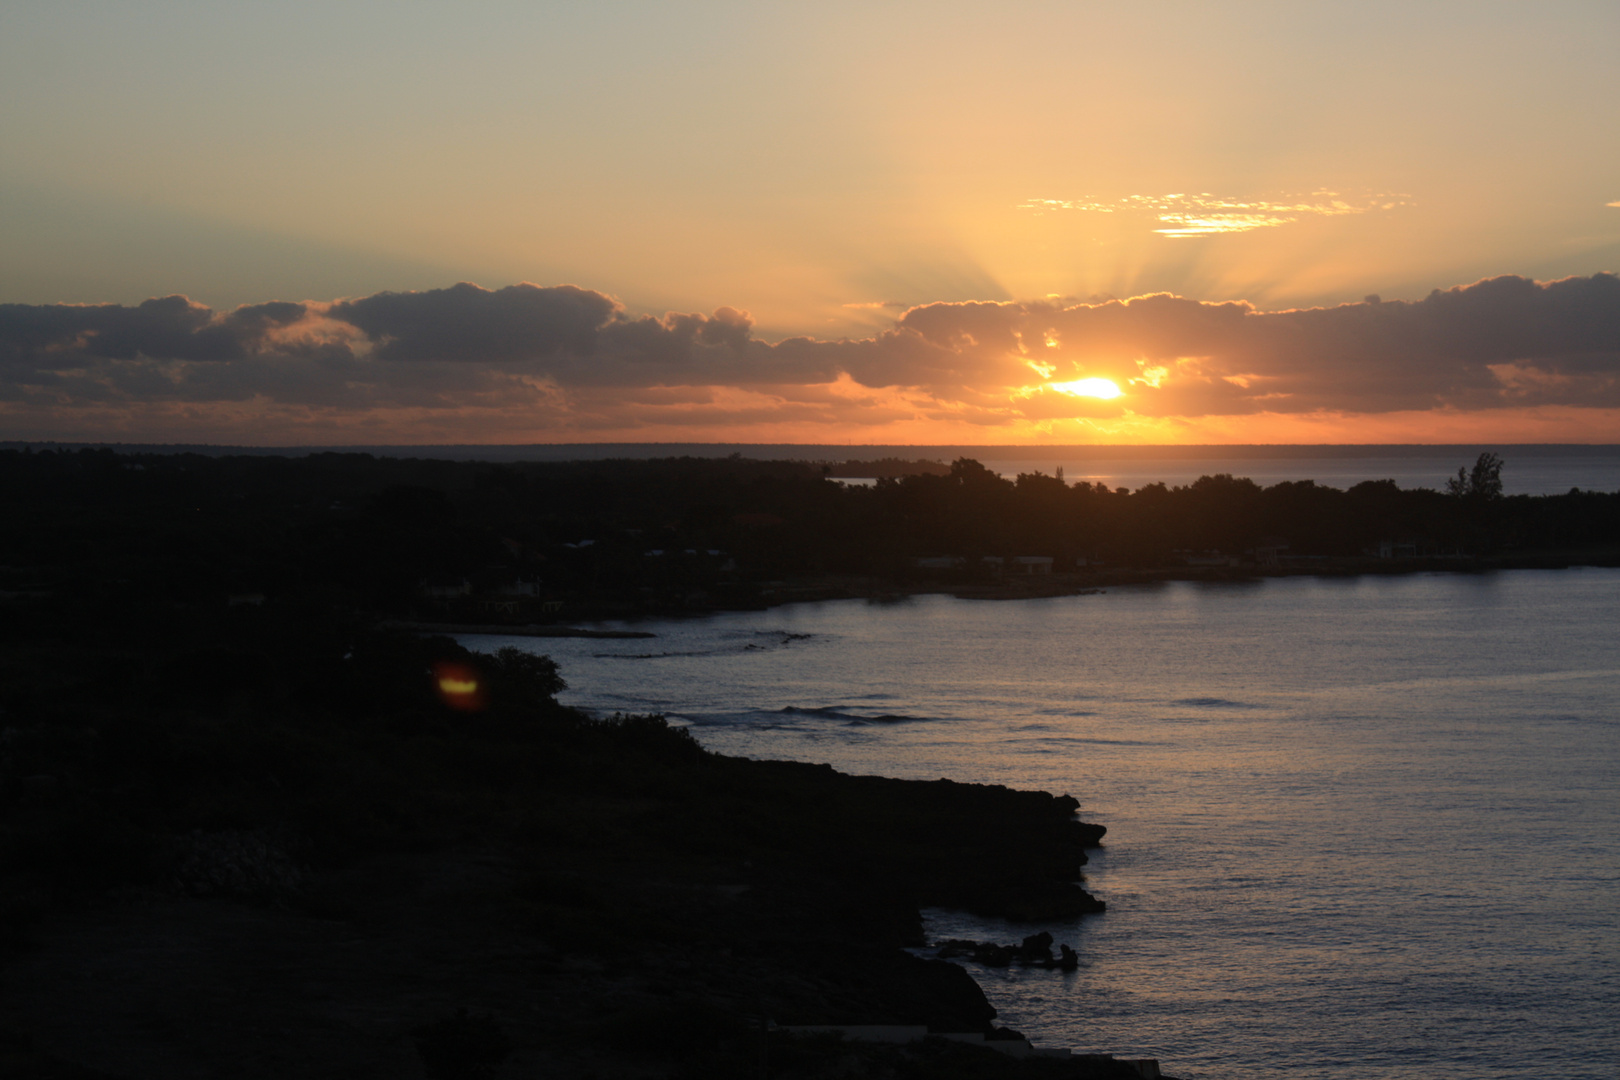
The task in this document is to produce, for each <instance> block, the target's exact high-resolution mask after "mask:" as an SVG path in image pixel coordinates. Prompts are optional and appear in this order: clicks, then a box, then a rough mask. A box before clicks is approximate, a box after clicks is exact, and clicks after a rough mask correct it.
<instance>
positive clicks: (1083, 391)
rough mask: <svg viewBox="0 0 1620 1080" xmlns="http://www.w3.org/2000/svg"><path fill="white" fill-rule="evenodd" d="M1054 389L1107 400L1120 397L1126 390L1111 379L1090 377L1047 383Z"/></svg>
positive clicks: (1078, 395) (1076, 395) (1077, 395)
mask: <svg viewBox="0 0 1620 1080" xmlns="http://www.w3.org/2000/svg"><path fill="white" fill-rule="evenodd" d="M1046 385H1047V386H1050V387H1051V388H1052V389H1053V390H1060V391H1062V392H1063V393H1065V394H1073V395H1074V396H1075V397H1094V398H1102V399H1103V400H1105V401H1109V400H1112V399H1114V398H1117V397H1119V396H1120V395H1121V394H1122V393H1124V391H1122V390H1120V388H1119V387H1118V386H1116V385H1114V383H1113V381H1112V380H1110V379H1102V378H1096V377H1093V378H1090V379H1076V380H1075V381H1074V382H1055V383H1047V384H1046Z"/></svg>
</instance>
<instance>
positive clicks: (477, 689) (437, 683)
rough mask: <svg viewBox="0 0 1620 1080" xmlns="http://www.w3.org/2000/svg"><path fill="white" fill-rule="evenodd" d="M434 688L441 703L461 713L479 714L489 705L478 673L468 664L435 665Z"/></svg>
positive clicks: (446, 663)
mask: <svg viewBox="0 0 1620 1080" xmlns="http://www.w3.org/2000/svg"><path fill="white" fill-rule="evenodd" d="M433 687H434V689H435V690H437V691H438V692H439V700H440V701H442V702H444V703H445V704H446V705H448V706H450V708H452V709H456V710H459V711H461V712H478V711H480V710H481V709H483V708H484V707H485V706H486V705H487V704H488V703H489V702H488V698H487V697H486V696H485V694H484V686H483V683H482V682H480V681H479V678H478V672H477V671H475V670H473V669H472V668H471V667H468V666H467V665H466V664H454V663H448V662H445V663H438V664H434V665H433Z"/></svg>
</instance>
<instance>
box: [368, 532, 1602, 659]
mask: <svg viewBox="0 0 1620 1080" xmlns="http://www.w3.org/2000/svg"><path fill="white" fill-rule="evenodd" d="M1586 567H1591V568H1600V569H1614V568H1616V567H1620V549H1617V550H1606V549H1605V550H1598V551H1592V550H1585V551H1565V552H1558V551H1548V552H1535V553H1525V554H1523V555H1517V556H1500V557H1490V558H1480V557H1473V556H1457V557H1435V558H1420V559H1375V558H1367V557H1360V558H1331V557H1320V558H1318V557H1311V558H1299V559H1296V560H1291V561H1288V562H1286V563H1285V565H1281V566H1269V567H1263V566H1257V565H1254V564H1240V565H1237V566H1231V565H1226V566H1166V567H1092V568H1088V569H1086V570H1081V571H1071V572H1066V573H1053V574H1043V575H1038V576H1030V577H1019V578H1003V579H1000V580H995V581H962V580H957V581H952V580H949V579H942V578H929V579H910V580H895V579H888V578H878V577H858V576H852V575H826V576H822V577H814V578H792V579H786V580H782V581H771V582H764V583H761V584H760V586H759V590H758V592H757V593H756V594H755V597H756V599H755V600H754V601H752V602H739V601H732V602H717V603H714V602H709V601H712V600H713V599H714V598H713V597H708V598H705V600H704V601H703V602H694V603H690V604H688V605H686V606H682V607H669V606H658V605H652V606H648V607H644V608H637V607H632V606H630V605H626V604H622V603H616V602H611V601H609V602H603V601H597V602H594V603H593V602H589V601H586V602H583V603H580V604H578V605H577V606H575V608H574V609H573V612H572V614H571V618H572V619H573V620H575V621H583V622H635V621H638V620H641V619H670V618H675V619H679V618H703V617H706V616H710V615H720V614H725V613H727V612H743V611H766V610H769V609H771V608H774V607H781V606H784V605H787V604H800V603H818V602H824V601H830V600H867V601H871V602H874V603H883V602H898V601H901V600H905V599H909V598H910V597H914V596H939V595H944V596H953V597H955V598H956V599H958V600H1038V599H1050V598H1054V597H1060V596H1087V595H1094V594H1097V593H1101V592H1105V591H1107V590H1108V589H1109V588H1114V587H1119V586H1127V585H1155V584H1161V583H1164V582H1171V581H1191V582H1209V583H1232V584H1241V583H1245V582H1256V581H1262V580H1265V579H1268V578H1290V577H1334V578H1346V577H1364V576H1365V577H1408V576H1414V575H1418V574H1437V573H1438V574H1489V573H1495V572H1498V571H1507V570H1572V569H1580V568H1586ZM376 625H377V626H378V627H379V628H380V629H394V630H405V631H414V632H418V633H437V634H485V635H491V636H512V637H535V638H548V637H552V638H604V639H607V638H626V639H628V638H648V637H654V636H656V635H654V634H651V633H648V632H645V631H636V630H628V629H596V628H590V627H577V626H562V625H556V624H548V623H534V622H527V621H524V622H517V621H514V622H510V623H506V622H488V621H480V622H469V621H463V620H460V619H445V620H443V621H439V620H434V619H431V618H421V617H420V616H418V617H415V618H411V619H385V620H381V621H379V622H378V623H377V624H376Z"/></svg>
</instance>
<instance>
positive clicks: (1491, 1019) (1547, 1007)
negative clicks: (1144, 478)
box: [466, 569, 1620, 1080]
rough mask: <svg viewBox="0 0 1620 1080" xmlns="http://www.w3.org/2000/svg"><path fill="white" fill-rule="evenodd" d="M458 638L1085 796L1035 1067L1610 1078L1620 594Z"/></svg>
mask: <svg viewBox="0 0 1620 1080" xmlns="http://www.w3.org/2000/svg"><path fill="white" fill-rule="evenodd" d="M637 625H638V627H639V628H642V629H648V630H652V631H654V632H655V633H656V634H657V635H658V636H657V637H656V638H652V639H646V640H636V641H600V640H598V641H587V640H546V641H536V640H534V639H519V638H512V639H505V638H489V637H481V638H468V639H466V641H467V643H468V644H469V645H471V646H473V647H475V648H483V649H493V648H497V647H499V646H501V645H503V644H516V645H520V646H522V647H525V648H532V649H535V650H536V651H544V652H548V653H550V654H551V655H553V656H554V657H556V658H557V659H558V661H559V662H560V663H561V664H562V667H563V670H564V674H565V676H566V677H567V678H568V680H569V682H570V684H571V689H570V690H569V691H568V693H567V695H566V697H567V700H570V701H571V702H573V703H576V704H579V705H583V706H586V707H589V708H592V709H597V710H602V711H605V712H611V711H614V710H638V711H645V710H654V709H657V710H661V711H665V712H667V713H669V714H670V715H671V716H672V717H678V718H679V719H681V720H682V721H684V722H687V723H690V724H691V725H693V727H694V731H695V733H696V734H697V736H698V737H699V738H700V739H701V740H702V741H703V742H704V743H705V744H706V745H708V746H710V747H712V748H714V749H716V750H720V751H723V752H726V753H733V754H744V755H750V756H756V757H779V758H798V759H805V760H814V761H826V762H831V763H832V764H834V765H836V766H837V767H839V768H842V769H845V770H847V771H852V772H860V773H877V774H883V775H889V776H901V777H916V778H928V779H932V778H935V777H940V776H949V777H951V778H953V779H957V780H964V781H985V782H995V783H1004V784H1009V785H1014V786H1019V787H1030V788H1042V789H1046V790H1050V791H1054V792H1068V793H1071V794H1073V795H1075V796H1076V797H1077V798H1079V799H1080V800H1081V803H1082V805H1083V810H1082V815H1083V816H1084V817H1085V818H1087V819H1088V820H1093V821H1098V822H1101V823H1103V824H1106V825H1107V826H1108V828H1109V835H1108V838H1107V846H1106V850H1105V851H1104V852H1102V853H1100V854H1098V855H1097V856H1095V857H1094V859H1093V862H1092V864H1091V865H1090V866H1088V867H1087V868H1086V875H1087V878H1088V882H1089V887H1090V888H1091V890H1092V891H1093V892H1095V893H1096V894H1097V895H1099V896H1100V897H1102V898H1103V899H1105V900H1107V901H1108V904H1109V911H1108V913H1107V914H1105V915H1102V916H1095V917H1088V918H1086V919H1084V920H1081V921H1079V922H1077V923H1075V922H1070V923H1064V924H1055V925H1046V926H1044V927H1027V926H1018V927H1013V926H1009V925H1006V924H996V923H986V922H982V921H978V920H971V919H967V918H965V917H961V916H953V915H949V914H947V913H942V912H936V913H932V917H931V931H932V932H933V933H934V934H935V935H936V936H939V937H943V936H969V937H974V938H979V939H990V938H993V939H997V940H1003V941H1008V940H1016V939H1017V938H1018V937H1020V936H1022V935H1024V934H1027V933H1031V932H1033V931H1034V930H1035V929H1039V928H1045V929H1049V930H1050V931H1051V932H1052V933H1053V935H1054V936H1055V937H1056V938H1057V939H1058V940H1059V941H1062V942H1069V943H1073V944H1074V945H1075V946H1076V948H1077V949H1078V950H1079V952H1080V954H1081V956H1082V957H1083V959H1084V965H1083V966H1082V968H1081V969H1080V970H1079V971H1078V972H1076V973H1074V974H1072V975H1068V976H1065V975H1062V974H1058V973H1053V972H1042V971H1018V970H1009V971H986V970H977V969H971V968H970V970H973V971H974V974H975V976H976V977H978V978H979V980H980V983H981V985H983V986H984V987H985V990H986V992H987V994H988V995H989V996H990V998H991V1000H992V1002H993V1003H994V1004H995V1005H996V1007H997V1008H998V1009H999V1010H1000V1011H1001V1016H1002V1021H1003V1022H1005V1023H1008V1024H1010V1025H1011V1026H1013V1027H1016V1028H1018V1029H1020V1030H1022V1031H1024V1032H1025V1033H1026V1034H1028V1035H1030V1036H1031V1037H1032V1038H1034V1039H1035V1041H1036V1042H1037V1043H1038V1044H1041V1045H1048V1046H1069V1047H1073V1048H1075V1049H1077V1050H1089V1051H1106V1052H1112V1053H1116V1054H1120V1055H1125V1056H1145V1057H1157V1058H1160V1059H1161V1060H1162V1061H1163V1063H1164V1066H1165V1068H1166V1070H1167V1071H1169V1072H1173V1073H1174V1074H1176V1075H1178V1076H1182V1077H1188V1078H1193V1080H1215V1078H1228V1080H1237V1078H1239V1077H1245V1078H1247V1077H1266V1076H1271V1077H1279V1078H1281V1077H1284V1076H1287V1077H1289V1078H1301V1077H1334V1078H1343V1080H1354V1078H1362V1077H1365V1078H1373V1077H1378V1078H1381V1080H1389V1078H1397V1080H1399V1078H1407V1077H1411V1078H1418V1077H1423V1078H1425V1080H1431V1078H1433V1077H1542V1076H1559V1077H1564V1078H1593V1080H1595V1078H1599V1077H1602V1078H1605V1080H1612V1078H1613V1077H1615V1076H1616V1075H1617V1070H1620V929H1617V926H1620V890H1617V885H1620V571H1616V570H1597V569H1586V570H1567V571H1554V572H1534V571H1523V572H1511V573H1499V574H1490V575H1480V576H1462V575H1457V576H1448V575H1426V576H1411V577H1400V578H1383V577H1379V578H1362V579H1355V578H1352V579H1311V578H1287V579H1272V580H1265V581H1259V582H1255V583H1252V584H1241V585H1208V584H1194V583H1168V584H1163V585H1159V586H1147V587H1133V588H1118V589H1111V590H1109V591H1108V592H1106V593H1104V594H1101V595H1092V596H1078V597H1064V598H1057V599H1048V600H1025V601H1016V602H986V601H961V600H955V599H951V598H948V597H939V596H928V597H918V598H914V599H910V600H907V601H904V602H901V603H896V604H883V605H878V604H872V603H865V602H837V603H826V604H811V605H797V606H792V607H784V608H778V609H774V610H771V611H766V612H757V613H746V614H731V615H721V616H715V617H712V618H704V619H700V620H690V621H659V622H649V623H641V624H637Z"/></svg>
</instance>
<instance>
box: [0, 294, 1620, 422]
mask: <svg viewBox="0 0 1620 1080" xmlns="http://www.w3.org/2000/svg"><path fill="white" fill-rule="evenodd" d="M1094 377H1100V378H1107V379H1111V380H1113V381H1114V382H1115V383H1117V384H1118V385H1119V386H1120V387H1121V389H1122V390H1123V391H1124V393H1123V394H1122V395H1121V396H1120V397H1118V398H1116V399H1113V400H1107V401H1105V400H1099V399H1096V398H1085V397H1077V396H1074V395H1072V394H1069V393H1065V392H1063V391H1062V390H1061V389H1058V388H1056V387H1055V386H1054V385H1053V384H1060V383H1072V382H1074V381H1075V380H1078V379H1082V378H1094ZM1526 407H1566V408H1574V409H1594V408H1598V409H1610V408H1620V278H1616V277H1615V276H1614V275H1612V274H1596V275H1593V276H1591V277H1575V278H1567V279H1564V280H1562V281H1554V282H1548V283H1538V282H1535V281H1531V280H1528V279H1525V278H1519V277H1498V278H1492V279H1489V280H1485V281H1480V282H1476V283H1474V284H1472V285H1467V286H1459V287H1457V288H1452V289H1448V290H1444V291H1442V290H1439V289H1437V290H1435V291H1434V292H1432V293H1431V294H1430V295H1429V296H1427V297H1425V298H1424V299H1422V300H1418V301H1414V302H1406V301H1388V302H1380V301H1379V300H1378V298H1376V297H1368V298H1367V299H1366V300H1365V301H1362V302H1359V303H1353V304H1343V305H1340V306H1338V307H1332V308H1310V309H1298V310H1289V311H1275V312H1262V311H1259V310H1257V309H1256V308H1254V307H1253V306H1252V305H1250V304H1247V303H1241V302H1229V303H1206V302H1200V301H1196V300H1190V299H1186V298H1183V297H1178V296H1172V295H1168V294H1159V295H1152V296H1142V297H1136V298H1134V299H1130V300H1124V301H1118V300H1107V301H1103V302H1093V303H1076V302H1067V301H1055V300H1054V301H1040V302H1011V303H936V304H928V305H924V306H921V307H915V308H912V309H910V310H908V311H905V312H904V313H903V314H901V315H900V316H899V317H898V318H897V319H896V320H895V321H894V322H893V324H892V325H891V326H889V327H888V328H887V329H885V330H883V331H882V332H880V333H878V334H876V335H874V336H872V337H869V338H863V339H859V340H847V339H846V340H838V341H821V340H814V339H811V338H804V337H798V338H789V339H786V340H783V341H778V342H774V343H772V342H765V341H761V340H758V339H756V338H755V337H754V336H753V333H752V322H751V320H750V318H749V316H748V315H747V314H746V313H745V312H741V311H737V310H735V309H732V308H727V307H722V308H719V309H717V310H715V311H714V312H713V313H712V314H709V315H699V314H680V313H671V314H668V315H665V316H663V317H662V318H653V317H649V316H635V315H632V314H630V313H628V312H627V311H626V310H625V308H624V307H623V305H621V304H620V303H619V302H618V301H616V300H615V299H613V298H612V297H610V296H607V295H605V294H603V293H601V292H596V291H593V290H590V289H584V288H579V287H576V286H572V285H560V286H552V287H540V286H535V285H528V284H523V285H514V286H510V287H508V288H503V289H496V290H488V289H483V288H480V287H478V286H476V285H471V284H465V283H464V284H460V285H455V286H453V287H451V288H447V289H434V290H429V291H425V292H413V293H379V294H376V295H373V296H367V297H362V298H358V299H345V300H337V301H330V302H304V303H286V302H274V303H265V304H256V305H250V306H246V307H241V308H238V309H236V310H234V311H229V312H216V311H213V310H210V309H208V308H206V307H203V306H201V305H198V304H195V303H192V302H191V301H189V300H187V299H186V298H185V297H181V296H169V297H163V298H160V299H153V300H148V301H146V302H145V303H143V304H140V305H137V306H134V307H126V306H121V305H110V304H108V305H24V304H9V305H0V416H5V417H8V418H9V423H10V424H11V425H18V424H21V425H22V426H26V427H27V428H28V429H29V430H30V431H31V432H32V433H33V434H34V435H35V437H44V435H45V433H46V432H47V429H51V428H52V425H55V428H57V429H59V430H60V431H61V433H62V437H84V433H85V432H86V431H87V430H88V428H89V427H94V426H95V425H97V424H103V425H107V426H108V430H124V429H125V428H127V422H128V421H129V419H130V418H131V417H134V416H138V415H142V414H144V415H148V416H152V417H167V418H169V419H168V420H167V421H165V422H170V423H172V424H174V425H177V426H178V427H180V428H183V427H185V425H186V424H188V423H191V424H194V425H202V427H203V428H206V427H207V424H208V422H209V421H210V418H212V420H213V421H219V420H220V418H222V417H228V416H238V417H241V416H249V415H252V416H258V417H260V418H263V417H266V416H269V415H272V414H275V413H277V412H278V411H280V412H281V413H284V414H286V415H293V414H296V415H298V416H301V417H304V418H306V419H312V418H318V419H319V420H320V422H321V423H323V424H325V425H327V426H328V428H330V429H333V430H336V429H341V428H342V427H343V425H345V424H346V423H353V424H360V423H362V422H364V423H366V424H370V425H371V426H372V427H373V428H377V427H378V426H379V425H381V426H383V427H386V426H388V425H389V424H390V423H393V424H394V425H395V426H396V427H399V428H401V430H402V432H403V433H405V434H408V430H405V429H408V428H409V426H410V425H411V424H415V423H419V422H422V420H423V418H434V417H437V420H436V421H435V424H436V427H435V430H436V431H437V430H439V429H440V428H443V429H444V430H452V429H456V430H461V429H464V430H465V431H466V432H467V433H468V435H469V438H468V439H467V441H478V440H477V438H476V435H477V432H478V430H479V424H480V423H481V421H480V417H483V418H485V419H486V420H488V419H490V418H494V417H497V416H498V417H499V418H500V419H499V426H500V429H501V434H502V437H505V438H510V437H512V435H513V434H514V430H516V431H518V432H519V433H521V432H523V431H527V432H528V433H529V434H530V436H531V437H532V438H534V439H536V440H546V439H558V440H562V439H571V438H590V437H592V435H591V433H592V432H605V431H615V432H636V431H651V430H652V429H655V428H659V427H668V428H670V429H672V430H674V429H681V428H687V429H689V428H692V427H697V426H702V427H705V428H708V429H711V430H718V429H724V428H726V427H727V426H728V425H729V426H737V425H745V426H746V425H760V424H773V423H778V424H795V425H799V426H800V428H801V429H802V427H803V426H804V425H810V426H812V427H814V426H817V425H821V426H827V427H828V428H829V429H830V427H831V426H835V425H842V426H844V427H846V428H847V427H856V428H861V429H865V430H872V433H873V438H874V439H876V438H878V437H879V435H878V431H877V429H879V428H882V427H884V426H889V425H895V424H913V425H915V424H919V423H921V424H927V423H936V424H937V423H952V424H957V425H961V424H968V425H974V426H978V427H984V428H991V427H1003V428H1008V429H1009V430H1013V429H1017V428H1019V426H1020V425H1022V426H1023V428H1025V429H1028V428H1030V426H1031V425H1033V426H1035V427H1040V426H1042V425H1046V426H1047V429H1050V425H1051V424H1053V423H1062V422H1065V421H1082V422H1086V423H1090V424H1092V425H1094V430H1097V431H1106V430H1108V429H1107V425H1108V424H1109V423H1111V422H1137V423H1141V422H1145V421H1158V420H1196V419H1198V418H1205V417H1244V416H1254V415H1256V414H1261V413H1264V414H1272V415H1294V416H1298V415H1304V414H1322V413H1336V414H1356V415H1369V416H1370V415H1373V414H1394V413H1423V412H1431V411H1434V410H1444V411H1448V412H1458V411H1463V412H1472V411H1480V410H1502V409H1523V408H1526ZM390 418H392V419H390ZM23 422H26V423H23ZM514 425H515V428H514ZM199 430H201V428H199ZM328 434H330V432H328ZM356 434H357V437H358V436H359V432H357V433H356ZM1419 434H1421V433H1419ZM173 437H174V438H175V439H182V438H184V437H185V432H184V431H182V430H177V431H176V432H175V434H174V436H173ZM210 437H213V436H210ZM242 441H252V440H251V438H246V437H245V438H244V439H243V440H242ZM1414 441H1419V440H1414Z"/></svg>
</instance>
